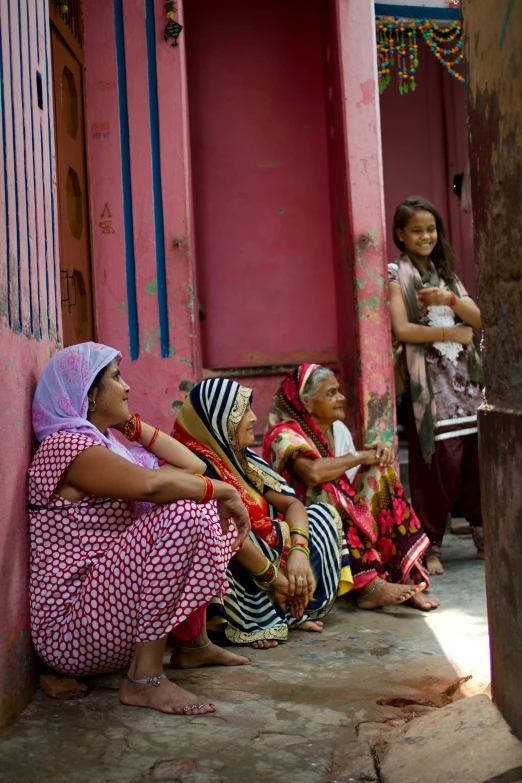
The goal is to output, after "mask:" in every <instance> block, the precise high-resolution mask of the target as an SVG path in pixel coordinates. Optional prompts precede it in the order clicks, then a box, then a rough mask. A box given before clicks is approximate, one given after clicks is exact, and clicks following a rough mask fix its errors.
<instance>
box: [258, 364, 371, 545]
mask: <svg viewBox="0 0 522 783" xmlns="http://www.w3.org/2000/svg"><path fill="white" fill-rule="evenodd" d="M319 366H320V365H318V364H301V365H300V366H299V367H297V368H296V369H295V370H293V372H291V373H290V375H288V376H287V377H286V378H285V379H284V381H283V382H282V383H281V385H280V387H279V389H278V390H277V393H276V396H275V397H274V400H273V402H272V408H271V410H270V415H269V417H268V426H267V429H266V432H265V439H264V442H263V456H264V458H265V460H266V461H267V462H268V461H269V460H270V459H271V452H272V444H273V443H274V440H275V439H276V438H277V437H278V435H279V434H281V433H283V432H284V431H286V432H287V431H288V430H290V431H293V432H294V433H295V434H296V435H297V437H298V439H301V440H303V439H304V440H305V441H306V443H307V445H308V450H307V451H305V450H304V449H303V448H302V447H299V448H298V449H297V450H296V451H295V453H293V454H291V453H290V450H289V453H288V457H289V459H286V460H285V459H283V460H282V462H281V463H280V471H281V474H282V476H283V477H284V478H285V479H286V480H287V481H288V482H290V481H291V480H292V475H291V464H290V463H291V461H292V458H295V457H297V456H306V457H309V458H311V459H321V457H335V454H334V452H333V451H332V450H331V449H330V447H329V445H328V441H327V440H326V437H325V436H324V435H323V433H322V432H321V430H320V429H319V427H318V426H317V424H316V423H315V420H314V419H313V417H312V416H311V415H310V414H309V413H308V411H307V409H306V406H305V404H304V402H303V400H302V393H303V390H304V388H305V386H306V382H307V381H308V379H309V378H310V376H311V375H312V374H313V373H314V372H315V370H317V369H318V368H319ZM320 486H321V488H322V489H324V490H325V492H326V493H327V494H328V496H329V497H330V498H331V502H332V504H333V505H335V507H336V508H337V510H338V511H339V513H340V514H341V516H343V514H348V516H350V517H351V518H352V519H353V520H354V522H355V523H356V525H357V526H358V527H360V528H361V529H362V530H364V532H365V533H366V535H367V536H368V537H369V538H370V540H371V541H375V540H376V538H377V535H376V529H375V523H374V521H373V519H372V517H371V515H370V514H369V513H368V512H367V510H366V509H363V508H362V507H359V505H358V504H359V498H358V496H357V495H356V492H355V490H354V488H353V487H352V485H351V483H350V481H349V479H348V477H347V476H346V474H344V473H343V475H342V476H340V478H338V479H337V480H336V481H327V482H324V483H323V484H321V485H320Z"/></svg>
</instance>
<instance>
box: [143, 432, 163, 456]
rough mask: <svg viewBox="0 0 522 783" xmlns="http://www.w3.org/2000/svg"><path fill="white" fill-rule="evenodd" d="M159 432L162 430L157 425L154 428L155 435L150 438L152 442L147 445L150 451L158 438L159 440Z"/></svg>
mask: <svg viewBox="0 0 522 783" xmlns="http://www.w3.org/2000/svg"><path fill="white" fill-rule="evenodd" d="M159 434H160V430H159V429H158V428H157V427H156V429H155V430H154V435H153V436H152V438H151V439H150V443H149V445H148V446H145V448H146V449H147V451H150V450H151V448H152V447H153V446H154V444H155V443H156V440H157V437H158V435H159Z"/></svg>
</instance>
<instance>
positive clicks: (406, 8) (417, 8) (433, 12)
mask: <svg viewBox="0 0 522 783" xmlns="http://www.w3.org/2000/svg"><path fill="white" fill-rule="evenodd" d="M375 15H376V16H404V17H406V18H407V19H447V20H454V19H456V20H458V19H460V17H461V11H460V8H434V7H433V6H426V5H401V4H397V5H388V4H387V3H375Z"/></svg>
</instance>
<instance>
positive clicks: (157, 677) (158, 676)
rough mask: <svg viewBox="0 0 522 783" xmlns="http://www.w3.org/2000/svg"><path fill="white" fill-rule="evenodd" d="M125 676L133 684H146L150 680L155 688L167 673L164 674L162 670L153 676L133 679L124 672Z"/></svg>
mask: <svg viewBox="0 0 522 783" xmlns="http://www.w3.org/2000/svg"><path fill="white" fill-rule="evenodd" d="M125 677H126V679H127V680H128V681H129V682H131V683H132V684H133V685H148V684H149V683H150V682H151V683H152V684H153V685H154V687H155V688H157V687H158V685H159V684H160V682H161V680H166V679H167V675H166V674H165V672H163V674H156V675H155V676H154V677H147V678H146V679H145V680H133V678H132V677H131V676H130V674H126V675H125Z"/></svg>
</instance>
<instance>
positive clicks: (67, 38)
mask: <svg viewBox="0 0 522 783" xmlns="http://www.w3.org/2000/svg"><path fill="white" fill-rule="evenodd" d="M78 2H79V3H80V5H81V6H82V0H78ZM81 20H82V28H83V7H82V8H81ZM49 22H50V24H51V27H52V28H54V30H55V32H56V33H57V34H58V36H59V37H60V38H61V39H62V40H63V42H64V44H65V45H66V46H67V47H68V49H69V50H70V51H71V53H72V54H73V56H74V57H75V58H76V59H77V60H78V63H79V65H80V70H81V78H82V83H81V88H82V95H81V98H82V107H83V134H84V144H83V157H84V165H85V186H86V192H85V205H86V216H85V218H86V219H85V231H86V241H87V255H88V261H89V269H90V282H91V285H90V289H91V310H92V336H93V340H95V341H97V340H98V328H97V323H96V285H95V279H94V259H93V247H94V245H93V236H92V228H93V227H92V216H91V200H90V192H91V182H90V171H89V151H88V148H87V145H88V143H89V142H88V133H87V106H86V78H85V51H84V49H83V47H82V46H81V44H80V43H79V42H78V41H77V40H76V38H75V37H74V35H73V34H72V32H71V31H70V29H69V27H68V26H67V24H66V23H65V21H64V19H63V16H62V14H61V13H60V12H59V11H58V9H57V7H56V5H55V2H54V0H49ZM82 39H83V33H82ZM51 47H52V36H51ZM51 64H53V60H52V48H51ZM52 77H53V78H51V84H53V79H54V74H52ZM53 102H54V108H55V115H56V102H55V97H54V91H53ZM53 131H54V138H55V145H54V147H55V156H56V159H57V162H56V171H58V138H57V134H56V117H55V126H54V129H53ZM56 195H57V199H58V229H59V228H60V219H61V218H60V203H59V199H60V193H59V188H58V183H57V184H56ZM59 240H60V231H59V230H58V241H59ZM59 254H60V262H61V251H60V246H59ZM60 269H61V267H60ZM60 300H61V284H60Z"/></svg>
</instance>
